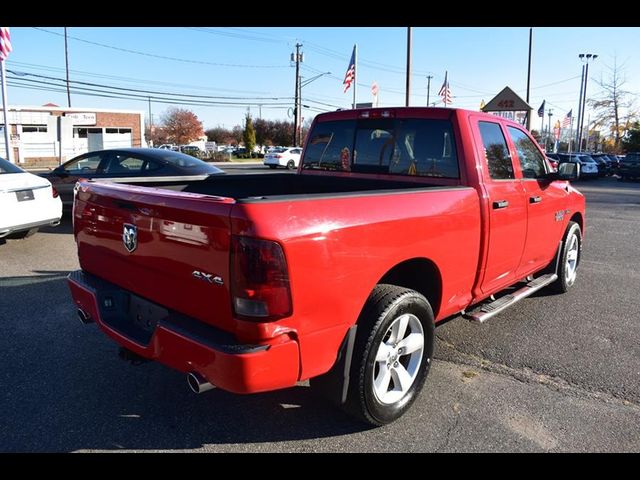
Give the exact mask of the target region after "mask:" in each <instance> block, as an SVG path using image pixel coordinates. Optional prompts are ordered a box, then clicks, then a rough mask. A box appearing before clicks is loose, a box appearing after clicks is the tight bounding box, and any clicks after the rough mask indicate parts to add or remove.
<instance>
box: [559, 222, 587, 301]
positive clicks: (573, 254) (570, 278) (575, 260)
mask: <svg viewBox="0 0 640 480" xmlns="http://www.w3.org/2000/svg"><path fill="white" fill-rule="evenodd" d="M581 256H582V232H581V231H580V225H578V224H577V223H576V222H569V225H568V226H567V232H566V233H565V236H564V241H563V242H562V252H561V253H560V264H559V266H558V280H556V281H555V282H554V283H553V287H554V289H555V290H556V291H557V292H559V293H565V292H567V291H569V289H570V288H571V287H572V286H573V284H574V283H575V281H576V278H577V275H578V264H579V263H580V258H581Z"/></svg>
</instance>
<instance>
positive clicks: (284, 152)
mask: <svg viewBox="0 0 640 480" xmlns="http://www.w3.org/2000/svg"><path fill="white" fill-rule="evenodd" d="M301 153H302V148H300V147H283V148H276V149H274V150H272V151H271V153H267V154H266V155H265V156H264V164H265V165H267V166H268V167H269V168H277V167H285V168H287V169H289V170H292V169H294V168H298V164H299V163H300V154H301Z"/></svg>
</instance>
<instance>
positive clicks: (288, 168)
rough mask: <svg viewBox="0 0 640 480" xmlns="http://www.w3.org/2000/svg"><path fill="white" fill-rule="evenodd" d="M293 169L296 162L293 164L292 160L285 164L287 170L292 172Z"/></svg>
mask: <svg viewBox="0 0 640 480" xmlns="http://www.w3.org/2000/svg"><path fill="white" fill-rule="evenodd" d="M294 168H296V162H294V161H293V160H289V161H288V162H287V170H293V169H294Z"/></svg>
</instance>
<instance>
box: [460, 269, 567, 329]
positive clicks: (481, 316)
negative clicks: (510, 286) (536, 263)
mask: <svg viewBox="0 0 640 480" xmlns="http://www.w3.org/2000/svg"><path fill="white" fill-rule="evenodd" d="M557 279H558V275H557V274H556V273H547V274H546V275H542V276H541V277H538V278H536V279H535V280H532V281H530V282H529V283H527V284H526V285H525V286H524V287H522V288H521V289H520V290H517V291H515V292H513V293H510V294H508V295H505V296H504V297H501V298H499V299H498V300H494V301H493V302H490V303H485V304H484V305H482V306H480V307H479V308H477V309H476V310H474V311H472V312H467V313H465V314H464V318H467V319H469V320H471V321H472V322H480V323H483V322H486V321H487V320H489V319H490V318H491V317H493V316H494V315H497V314H498V313H500V312H501V311H503V310H504V309H506V308H508V307H510V306H511V305H513V304H514V303H516V302H519V301H520V300H522V299H523V298H527V297H528V296H529V295H531V294H533V293H535V292H537V291H538V290H540V289H541V288H543V287H546V286H547V285H549V284H550V283H553V282H555V281H556V280H557Z"/></svg>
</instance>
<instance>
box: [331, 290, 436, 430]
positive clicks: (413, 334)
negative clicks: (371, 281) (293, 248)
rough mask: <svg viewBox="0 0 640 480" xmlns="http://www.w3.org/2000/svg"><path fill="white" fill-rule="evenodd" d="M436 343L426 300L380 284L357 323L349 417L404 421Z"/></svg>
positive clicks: (379, 421)
mask: <svg viewBox="0 0 640 480" xmlns="http://www.w3.org/2000/svg"><path fill="white" fill-rule="evenodd" d="M433 344H434V319H433V311H432V310H431V306H430V305H429V302H428V301H427V299H426V298H425V297H424V296H422V295H421V294H419V293H418V292H416V291H414V290H410V289H407V288H402V287H398V286H395V285H377V286H376V288H375V289H374V290H373V292H372V293H371V295H370V296H369V299H368V300H367V303H366V304H365V307H364V309H363V311H362V314H361V315H360V318H359V320H358V334H357V336H356V342H355V346H354V351H353V359H352V363H351V373H350V380H349V392H348V395H347V403H346V404H345V406H344V407H345V409H346V410H347V412H348V413H350V414H352V415H355V416H356V417H358V418H359V419H361V420H363V421H364V422H367V423H369V424H372V425H384V424H387V423H390V422H393V421H394V420H396V419H398V418H400V417H401V416H402V415H403V414H404V413H405V412H406V411H407V410H408V409H409V407H410V406H411V404H412V403H413V402H414V401H415V399H416V398H417V396H418V394H419V393H420V390H421V389H422V386H423V384H424V381H425V379H426V377H427V374H428V372H429V367H430V365H431V361H432V358H433Z"/></svg>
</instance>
